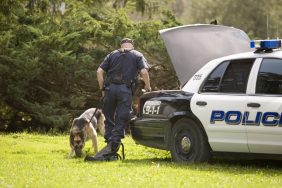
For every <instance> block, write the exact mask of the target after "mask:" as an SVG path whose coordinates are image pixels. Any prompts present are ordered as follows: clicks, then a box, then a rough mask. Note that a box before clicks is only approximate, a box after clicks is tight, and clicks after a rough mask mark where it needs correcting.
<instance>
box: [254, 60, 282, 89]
mask: <svg viewBox="0 0 282 188" xmlns="http://www.w3.org/2000/svg"><path fill="white" fill-rule="evenodd" d="M256 93H257V94H282V60H281V59H263V61H262V64H261V67H260V70H259V73H258V77H257V85H256Z"/></svg>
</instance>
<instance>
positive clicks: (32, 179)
mask: <svg viewBox="0 0 282 188" xmlns="http://www.w3.org/2000/svg"><path fill="white" fill-rule="evenodd" d="M123 142H124V144H125V152H126V160H125V161H112V162H92V163H91V162H87V163H86V162H84V161H83V158H72V159H69V158H68V154H69V143H68V136H67V135H61V136H48V135H37V134H26V133H21V134H0V151H1V152H0V187H40V188H41V187H52V188H53V187H158V188H161V187H281V186H282V164H281V161H247V160H222V159H221V160H213V161H212V162H211V163H209V164H176V163H172V162H171V161H170V154H169V153H168V152H166V151H162V150H154V149H150V148H146V147H143V146H140V145H136V144H135V143H134V141H133V140H132V139H131V138H130V137H126V138H125V139H124V140H123ZM99 146H100V148H101V147H103V146H104V142H103V138H102V137H99ZM92 152H93V150H92V148H91V143H90V141H88V142H87V144H86V147H85V148H84V155H85V153H90V154H92Z"/></svg>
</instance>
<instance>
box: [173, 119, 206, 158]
mask: <svg viewBox="0 0 282 188" xmlns="http://www.w3.org/2000/svg"><path fill="white" fill-rule="evenodd" d="M170 150H171V157H172V160H173V161H175V162H187V163H196V162H207V161H208V160H209V159H210V157H211V152H210V147H209V144H208V141H207V139H206V136H205V134H204V133H203V131H202V130H201V128H200V127H199V125H197V123H196V122H195V121H193V120H192V119H189V118H182V119H180V120H178V121H177V122H175V124H174V126H173V127H172V134H171V149H170Z"/></svg>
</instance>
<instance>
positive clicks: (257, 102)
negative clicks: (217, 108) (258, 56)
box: [246, 58, 282, 154]
mask: <svg viewBox="0 0 282 188" xmlns="http://www.w3.org/2000/svg"><path fill="white" fill-rule="evenodd" d="M253 85H254V86H255V88H254V91H255V92H254V94H253V95H250V96H248V103H247V109H246V112H248V113H249V115H248V117H247V121H246V128H247V136H248V146H249V149H250V152H252V153H271V154H282V118H281V115H282V114H281V113H282V59H277V58H264V59H262V61H261V64H260V66H259V67H258V71H257V75H256V76H254V84H253Z"/></svg>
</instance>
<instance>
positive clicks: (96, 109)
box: [88, 108, 98, 125]
mask: <svg viewBox="0 0 282 188" xmlns="http://www.w3.org/2000/svg"><path fill="white" fill-rule="evenodd" d="M97 111H98V108H95V111H94V113H93V115H92V116H91V118H90V120H89V122H88V125H89V124H90V123H91V121H92V119H93V117H94V116H95V115H96V113H97Z"/></svg>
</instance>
